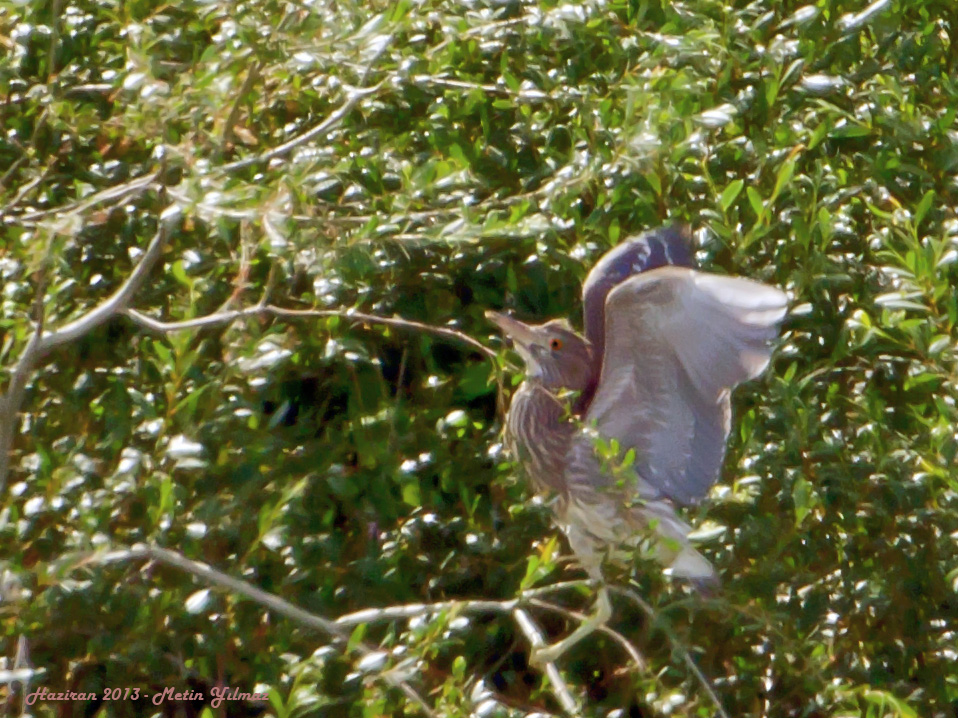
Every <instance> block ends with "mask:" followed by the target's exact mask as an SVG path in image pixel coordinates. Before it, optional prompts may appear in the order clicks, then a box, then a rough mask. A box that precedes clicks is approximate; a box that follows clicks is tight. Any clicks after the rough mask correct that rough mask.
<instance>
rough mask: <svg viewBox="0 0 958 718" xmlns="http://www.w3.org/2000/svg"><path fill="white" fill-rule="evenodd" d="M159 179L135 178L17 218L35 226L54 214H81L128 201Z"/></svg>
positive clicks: (154, 177) (153, 177)
mask: <svg viewBox="0 0 958 718" xmlns="http://www.w3.org/2000/svg"><path fill="white" fill-rule="evenodd" d="M157 177H159V172H152V173H150V174H148V175H144V176H143V177H137V178H136V179H133V180H130V181H129V182H127V183H125V184H121V185H117V186H115V187H108V188H106V189H105V190H102V191H100V192H97V193H96V194H93V195H90V196H89V197H86V198H84V199H82V200H80V201H78V202H74V203H73V204H69V205H65V206H60V207H51V208H50V209H44V210H39V211H37V212H28V213H26V214H23V215H21V216H20V217H18V220H19V221H20V222H23V223H25V224H31V225H32V224H35V223H36V222H37V221H38V220H41V219H43V218H44V217H48V216H50V215H54V214H60V215H62V214H68V213H72V214H81V213H83V212H85V211H86V210H88V209H90V208H92V207H95V206H96V205H98V204H101V203H102V202H109V201H111V200H116V201H118V202H119V201H123V200H126V199H129V198H130V197H131V196H134V195H137V194H140V193H141V192H144V191H145V190H147V189H149V188H150V187H151V186H152V185H153V183H154V182H155V181H156V179H157Z"/></svg>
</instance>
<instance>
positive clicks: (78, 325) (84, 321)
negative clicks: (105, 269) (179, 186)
mask: <svg viewBox="0 0 958 718" xmlns="http://www.w3.org/2000/svg"><path fill="white" fill-rule="evenodd" d="M180 216H181V211H180V208H179V207H177V206H173V207H171V208H169V209H167V210H166V211H165V212H163V214H162V215H161V216H160V226H159V227H158V228H157V230H156V234H155V235H153V239H152V240H150V244H149V246H147V248H146V252H144V254H143V258H142V259H141V260H140V262H139V264H137V265H136V267H134V269H133V271H132V272H131V273H130V276H129V277H127V279H126V281H125V282H123V284H122V285H121V286H120V288H119V289H117V290H116V291H115V292H114V293H113V294H112V296H110V297H109V298H108V299H107V300H106V301H104V302H103V303H102V304H100V305H98V306H96V307H95V308H93V309H91V310H90V311H89V312H87V313H86V314H84V315H83V316H82V317H80V318H79V319H76V320H74V321H72V322H70V323H69V324H67V325H65V326H62V327H60V328H59V329H57V330H56V331H55V332H51V333H49V334H44V335H43V339H42V341H41V343H40V353H45V352H47V351H49V350H50V349H53V348H54V347H58V346H60V345H61V344H66V343H67V342H71V341H73V340H74V339H77V338H78V337H81V336H83V335H84V334H86V333H87V332H89V331H90V330H92V329H94V328H95V327H98V326H99V325H101V324H103V322H105V321H107V320H108V319H109V318H110V317H112V316H114V315H116V314H119V313H121V312H122V311H123V310H124V309H126V306H127V304H129V302H130V300H131V299H133V296H134V295H135V294H136V293H137V292H138V291H139V290H140V287H142V286H143V282H145V281H146V277H147V275H148V274H149V273H150V271H151V270H152V269H153V265H154V264H156V261H157V260H158V259H159V258H160V253H161V252H162V251H163V244H164V242H166V238H167V235H168V234H169V229H170V227H171V226H172V225H173V224H175V223H177V222H178V221H179V219H180Z"/></svg>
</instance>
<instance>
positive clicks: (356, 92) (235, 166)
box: [219, 82, 383, 172]
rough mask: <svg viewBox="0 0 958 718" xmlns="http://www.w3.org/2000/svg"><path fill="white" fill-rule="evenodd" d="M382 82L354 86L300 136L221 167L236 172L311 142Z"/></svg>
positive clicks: (376, 90) (225, 170) (330, 128)
mask: <svg viewBox="0 0 958 718" xmlns="http://www.w3.org/2000/svg"><path fill="white" fill-rule="evenodd" d="M382 84H383V83H381V82H380V83H379V84H378V85H374V86H373V87H365V88H354V89H350V90H348V92H349V93H350V97H349V99H348V100H346V102H344V103H343V104H342V105H340V106H339V108H338V109H337V110H335V111H334V112H333V113H332V114H331V115H330V116H329V117H327V118H326V119H325V120H323V121H322V122H320V123H319V124H318V125H316V127H314V128H312V129H311V130H307V131H306V132H304V133H303V134H301V135H299V136H298V137H294V138H293V139H291V140H289V141H288V142H284V143H283V144H281V145H279V146H277V147H274V148H273V149H271V150H268V151H267V152H264V153H263V154H261V155H257V156H255V157H247V158H246V159H243V160H237V161H236V162H230V163H229V164H225V165H223V166H222V167H220V168H219V169H221V170H222V171H224V172H234V171H236V170H241V169H245V168H246V167H250V166H252V165H256V164H260V163H261V162H268V161H269V160H272V159H275V158H276V157H282V156H283V155H285V154H287V153H289V152H291V151H292V150H294V149H296V148H297V147H299V146H300V145H302V144H305V143H307V142H309V141H310V140H311V139H313V138H314V137H318V136H319V135H322V134H324V133H326V132H329V131H330V130H332V129H333V128H334V127H336V126H337V125H338V124H339V123H340V122H342V121H343V119H345V117H346V115H348V114H349V113H350V112H352V111H353V108H355V107H356V105H358V104H359V103H360V102H361V101H362V100H364V99H366V98H367V97H369V96H370V95H373V94H375V93H377V92H378V91H379V88H380V87H382Z"/></svg>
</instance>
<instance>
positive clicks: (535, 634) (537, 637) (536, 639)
mask: <svg viewBox="0 0 958 718" xmlns="http://www.w3.org/2000/svg"><path fill="white" fill-rule="evenodd" d="M512 615H513V617H514V618H515V619H516V623H517V624H518V625H519V629H520V630H521V631H522V632H523V633H524V634H525V637H526V638H527V639H528V640H529V644H530V645H531V646H532V650H533V651H535V650H536V649H539V648H543V647H544V646H545V645H546V642H545V639H544V638H543V637H542V631H540V630H539V627H538V626H537V625H536V624H535V622H534V621H533V620H532V618H531V617H530V616H529V614H528V613H526V612H525V611H524V610H522V609H521V608H517V609H515V610H514V611H513V612H512ZM546 678H548V679H549V683H550V684H551V685H552V693H553V695H554V696H555V697H556V700H557V701H559V705H561V706H562V710H564V711H565V712H566V713H568V714H569V715H570V716H575V715H579V707H578V706H577V705H576V702H575V698H573V697H572V691H570V690H569V686H568V685H566V682H565V681H564V680H563V679H562V675H561V674H560V673H559V669H558V668H556V664H555V663H547V664H546Z"/></svg>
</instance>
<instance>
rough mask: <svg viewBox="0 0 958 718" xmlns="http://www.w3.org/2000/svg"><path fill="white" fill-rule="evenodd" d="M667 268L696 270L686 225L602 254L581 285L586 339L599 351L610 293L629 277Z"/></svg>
mask: <svg viewBox="0 0 958 718" xmlns="http://www.w3.org/2000/svg"><path fill="white" fill-rule="evenodd" d="M670 264H671V265H675V266H678V267H694V266H695V253H694V251H693V249H692V235H691V233H690V232H689V228H688V227H687V226H685V225H675V226H671V227H659V228H657V229H652V230H649V231H648V232H643V233H642V234H640V235H638V236H636V237H632V238H630V239H627V240H625V241H624V242H622V243H621V244H618V245H616V246H615V247H613V248H612V249H610V250H609V251H608V252H606V253H605V254H603V255H602V258H601V259H600V260H599V261H598V262H597V263H596V265H595V266H594V267H593V268H592V269H591V271H590V272H589V276H588V277H586V278H585V283H584V284H583V285H582V314H583V324H584V327H585V334H586V339H588V340H589V341H590V342H592V345H593V346H599V347H600V346H601V345H602V343H603V341H604V339H605V322H604V316H605V300H606V298H608V296H609V292H611V291H612V290H613V289H614V288H615V287H616V286H617V285H619V284H621V283H622V282H624V281H625V280H626V279H628V278H629V277H632V276H634V275H637V274H640V273H642V272H647V271H649V270H652V269H657V268H658V267H664V266H666V265H670Z"/></svg>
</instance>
